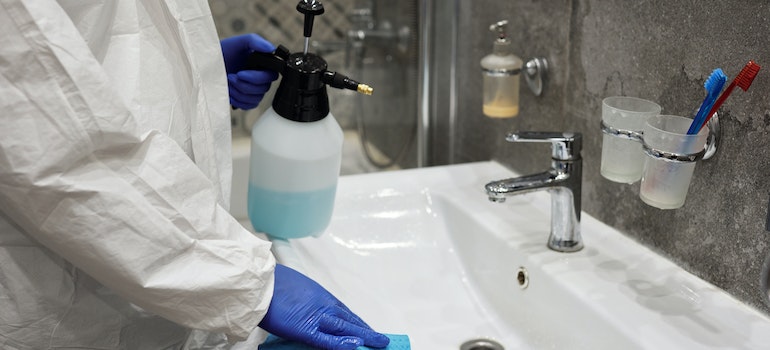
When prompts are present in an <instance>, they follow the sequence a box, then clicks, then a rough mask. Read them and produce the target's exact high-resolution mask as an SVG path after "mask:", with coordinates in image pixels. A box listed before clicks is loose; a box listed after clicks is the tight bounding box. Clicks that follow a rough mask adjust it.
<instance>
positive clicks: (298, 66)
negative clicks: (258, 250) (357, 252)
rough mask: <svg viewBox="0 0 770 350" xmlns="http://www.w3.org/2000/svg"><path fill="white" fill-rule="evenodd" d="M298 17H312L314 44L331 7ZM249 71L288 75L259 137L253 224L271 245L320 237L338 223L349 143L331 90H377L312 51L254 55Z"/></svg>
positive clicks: (253, 161) (251, 198) (257, 126)
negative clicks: (317, 26) (316, 24)
mask: <svg viewBox="0 0 770 350" xmlns="http://www.w3.org/2000/svg"><path fill="white" fill-rule="evenodd" d="M297 10H298V11H300V12H301V13H303V14H304V15H305V38H306V44H307V39H308V38H309V37H310V31H311V30H312V23H313V16H315V15H320V14H321V13H323V7H322V5H321V3H320V2H319V1H312V2H310V1H300V3H299V5H297ZM308 23H309V25H308ZM309 28H310V30H309ZM247 68H248V69H258V70H267V69H269V70H273V71H276V72H278V73H279V74H280V75H281V76H282V79H281V82H280V84H279V86H278V89H277V90H276V93H275V96H274V98H273V101H272V105H271V107H270V108H269V109H268V110H267V111H265V113H264V114H262V116H261V117H260V118H259V119H257V121H256V122H255V123H254V126H253V127H252V131H251V158H250V172H249V188H248V201H247V205H248V214H249V219H250V221H251V224H252V226H253V227H254V229H255V230H256V231H258V232H263V233H266V234H267V235H268V236H270V237H271V238H280V239H290V238H301V237H307V236H317V235H320V234H321V233H322V232H323V231H324V230H325V229H326V227H327V226H328V224H329V222H330V220H331V215H332V211H333V207H334V197H335V193H336V188H337V178H338V177H339V172H340V164H341V155H342V141H343V133H342V129H341V128H340V126H339V124H338V123H337V121H336V120H335V119H334V117H333V116H332V114H331V113H330V111H329V99H328V95H327V92H326V86H327V85H329V86H331V87H334V88H342V89H350V90H354V91H358V92H360V93H363V94H367V95H370V94H371V93H372V89H371V88H370V87H369V86H367V85H365V84H359V83H358V82H356V81H354V80H352V79H350V78H348V77H346V76H344V75H342V74H338V73H335V72H331V71H328V70H327V64H326V61H324V59H323V58H321V57H320V56H317V55H315V54H313V53H309V52H307V45H305V51H304V52H298V53H293V54H292V53H290V52H289V50H288V49H286V48H285V47H283V46H281V45H279V46H278V48H277V49H276V50H275V51H274V52H272V53H259V52H255V53H252V55H251V57H250V59H249V67H247Z"/></svg>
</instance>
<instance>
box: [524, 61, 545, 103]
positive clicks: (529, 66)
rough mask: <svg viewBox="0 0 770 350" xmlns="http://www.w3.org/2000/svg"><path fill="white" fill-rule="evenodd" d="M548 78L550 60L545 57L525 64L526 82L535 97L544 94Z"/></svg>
mask: <svg viewBox="0 0 770 350" xmlns="http://www.w3.org/2000/svg"><path fill="white" fill-rule="evenodd" d="M547 78H548V60H546V59H545V58H544V57H535V58H532V59H530V60H529V61H527V63H525V64H524V80H525V81H526V82H527V86H528V87H529V90H530V91H532V93H533V94H535V96H540V95H542V94H543V89H545V82H546V79H547Z"/></svg>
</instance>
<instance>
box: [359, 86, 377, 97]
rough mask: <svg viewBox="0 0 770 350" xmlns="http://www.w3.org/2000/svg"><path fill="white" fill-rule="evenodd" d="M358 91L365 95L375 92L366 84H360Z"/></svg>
mask: <svg viewBox="0 0 770 350" xmlns="http://www.w3.org/2000/svg"><path fill="white" fill-rule="evenodd" d="M358 92H360V93H362V94H364V95H371V94H372V93H373V92H374V89H372V87H371V86H369V85H366V84H358Z"/></svg>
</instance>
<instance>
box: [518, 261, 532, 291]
mask: <svg viewBox="0 0 770 350" xmlns="http://www.w3.org/2000/svg"><path fill="white" fill-rule="evenodd" d="M516 280H517V281H519V287H521V289H526V288H527V287H529V273H527V269H526V268H524V267H523V266H522V267H519V271H518V272H516Z"/></svg>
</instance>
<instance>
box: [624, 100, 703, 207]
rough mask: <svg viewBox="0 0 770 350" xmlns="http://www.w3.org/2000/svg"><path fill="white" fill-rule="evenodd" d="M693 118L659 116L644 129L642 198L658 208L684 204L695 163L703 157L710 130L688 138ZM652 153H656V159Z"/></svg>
mask: <svg viewBox="0 0 770 350" xmlns="http://www.w3.org/2000/svg"><path fill="white" fill-rule="evenodd" d="M690 123H692V119H690V118H685V117H680V116H675V115H660V116H656V117H652V118H650V120H648V121H647V124H646V125H645V127H644V130H643V131H644V145H645V146H644V147H647V148H648V149H650V150H651V152H648V153H647V154H646V157H645V162H644V169H643V173H642V182H641V187H640V188H639V197H640V198H641V199H642V201H644V202H645V203H647V204H649V205H651V206H653V207H656V208H659V209H676V208H680V207H681V206H683V205H684V202H685V199H686V197H687V191H688V189H689V187H690V180H692V174H693V172H694V171H695V163H696V162H697V160H698V159H700V157H699V154H701V155H702V152H703V150H704V146H705V145H706V139H707V138H708V134H709V129H708V127H704V128H703V129H701V131H700V132H698V134H697V135H688V134H687V129H688V128H689V127H690ZM650 153H653V154H655V155H654V156H653V155H651V154H650Z"/></svg>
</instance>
